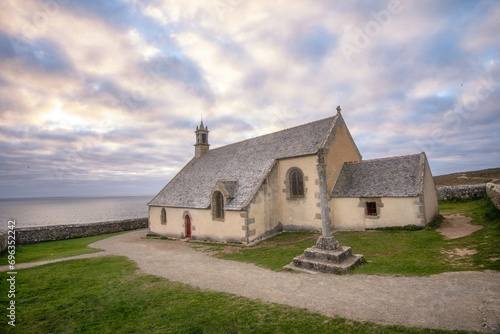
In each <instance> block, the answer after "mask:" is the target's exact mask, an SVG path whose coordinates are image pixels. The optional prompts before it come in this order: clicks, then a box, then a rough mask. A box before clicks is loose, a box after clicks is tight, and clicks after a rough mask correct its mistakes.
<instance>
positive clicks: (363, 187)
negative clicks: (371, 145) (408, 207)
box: [332, 153, 427, 197]
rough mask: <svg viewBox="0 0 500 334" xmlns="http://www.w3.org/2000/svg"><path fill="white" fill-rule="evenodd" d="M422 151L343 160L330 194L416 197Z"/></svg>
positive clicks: (420, 190)
mask: <svg viewBox="0 0 500 334" xmlns="http://www.w3.org/2000/svg"><path fill="white" fill-rule="evenodd" d="M426 160H427V159H426V157H425V153H419V154H414V155H407V156H402V157H392V158H384V159H374V160H364V161H360V162H354V163H345V164H344V165H343V166H342V169H341V170H340V174H339V177H338V178H337V182H336V183H335V186H334V187H333V190H332V197H383V196H385V197H415V196H418V195H420V194H421V193H422V185H423V172H424V166H425V165H424V164H425V161H426Z"/></svg>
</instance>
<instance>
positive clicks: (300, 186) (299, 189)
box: [288, 168, 305, 198]
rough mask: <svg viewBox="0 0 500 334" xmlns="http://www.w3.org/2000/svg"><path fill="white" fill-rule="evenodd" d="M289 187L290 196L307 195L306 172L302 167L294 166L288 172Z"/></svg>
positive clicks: (299, 196)
mask: <svg viewBox="0 0 500 334" xmlns="http://www.w3.org/2000/svg"><path fill="white" fill-rule="evenodd" d="M288 187H289V195H290V198H303V197H304V196H305V187H304V173H302V171H301V170H300V168H292V169H291V170H290V172H289V174H288Z"/></svg>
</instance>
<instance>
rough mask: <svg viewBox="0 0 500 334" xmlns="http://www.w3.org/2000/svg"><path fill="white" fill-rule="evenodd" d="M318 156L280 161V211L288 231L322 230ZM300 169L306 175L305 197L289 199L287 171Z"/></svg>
mask: <svg viewBox="0 0 500 334" xmlns="http://www.w3.org/2000/svg"><path fill="white" fill-rule="evenodd" d="M316 164H317V156H316V155H309V156H304V157H298V158H290V159H282V160H280V161H279V165H278V174H279V187H278V192H279V194H278V196H279V203H280V206H279V209H280V212H281V223H282V225H283V229H284V230H287V231H300V230H320V229H321V207H320V200H319V183H318V174H317V171H316ZM293 167H295V168H299V169H300V170H301V171H302V173H303V174H304V197H302V198H297V199H291V198H287V197H289V196H287V192H289V187H287V183H288V180H287V179H286V177H287V171H288V170H289V169H291V168H293Z"/></svg>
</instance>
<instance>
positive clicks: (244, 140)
mask: <svg viewBox="0 0 500 334" xmlns="http://www.w3.org/2000/svg"><path fill="white" fill-rule="evenodd" d="M335 117H337V115H334V116H330V117H325V118H322V119H318V120H316V121H311V122H308V123H303V124H299V125H295V126H292V127H290V128H286V129H282V130H278V131H274V132H270V133H266V134H263V135H260V136H256V137H251V138H247V139H243V140H240V141H237V142H234V143H230V144H226V145H223V146H219V147H216V148H213V149H210V150H209V151H208V152H210V151H215V150H218V149H220V148H223V147H228V146H231V145H236V144H241V143H243V142H246V141H250V140H254V139H257V138H262V137H266V136H270V135H274V134H277V133H280V132H284V131H289V130H293V129H295V128H300V127H302V126H306V125H310V124H313V123H319V122H323V121H326V120H327V119H332V120H333V119H334V118H335Z"/></svg>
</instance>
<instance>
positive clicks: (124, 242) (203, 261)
mask: <svg viewBox="0 0 500 334" xmlns="http://www.w3.org/2000/svg"><path fill="white" fill-rule="evenodd" d="M146 233H147V232H146V231H144V230H142V231H136V232H131V233H127V234H122V235H118V236H115V237H111V238H108V239H103V240H100V241H97V242H95V243H93V244H92V245H91V246H92V247H95V248H100V249H104V250H105V251H106V253H108V254H112V255H122V256H126V257H128V258H130V259H131V260H133V261H135V262H136V263H137V265H138V266H139V268H140V269H141V270H142V271H144V272H146V273H148V274H152V275H158V276H161V277H165V278H167V279H169V280H171V281H176V282H182V283H187V284H189V285H193V286H197V287H200V288H202V289H208V290H215V291H222V292H228V293H232V294H235V295H239V296H244V297H248V298H254V299H261V300H265V301H269V302H273V303H279V304H286V305H291V306H296V307H300V308H307V309H309V310H311V311H315V312H319V313H322V314H325V315H327V316H334V315H338V316H341V317H345V318H348V319H353V320H361V321H373V322H377V323H384V324H400V325H404V326H415V327H426V328H441V329H462V330H475V331H480V332H494V331H499V323H500V273H498V272H491V271H490V272H457V273H445V274H440V275H433V276H428V277H395V276H374V275H347V276H337V275H327V274H316V275H311V274H306V273H290V272H274V271H270V270H267V269H263V268H260V267H257V266H255V265H253V264H248V263H241V262H234V261H226V260H221V259H216V258H213V257H211V256H209V255H208V254H206V253H204V252H200V251H196V250H195V249H193V248H191V246H190V245H189V244H186V243H185V242H182V241H166V240H157V239H144V238H143V237H144V236H145V234H146Z"/></svg>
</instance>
